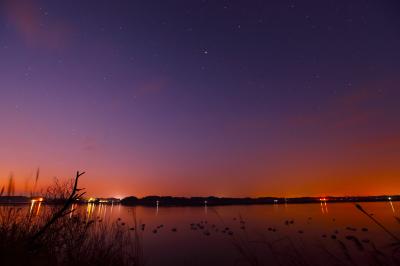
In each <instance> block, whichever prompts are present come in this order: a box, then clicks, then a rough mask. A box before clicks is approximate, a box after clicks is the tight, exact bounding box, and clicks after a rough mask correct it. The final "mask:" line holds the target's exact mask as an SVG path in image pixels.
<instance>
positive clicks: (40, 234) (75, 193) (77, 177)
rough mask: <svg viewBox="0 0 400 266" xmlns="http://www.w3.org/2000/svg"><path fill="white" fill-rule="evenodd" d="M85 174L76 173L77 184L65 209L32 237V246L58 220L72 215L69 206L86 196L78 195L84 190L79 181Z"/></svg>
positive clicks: (58, 212)
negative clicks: (79, 185)
mask: <svg viewBox="0 0 400 266" xmlns="http://www.w3.org/2000/svg"><path fill="white" fill-rule="evenodd" d="M83 174H85V172H82V173H79V171H78V172H76V176H75V182H74V186H73V188H72V191H71V194H70V196H69V198H68V199H67V200H66V202H65V203H64V205H63V207H62V208H61V209H60V210H58V211H57V212H55V213H54V214H53V215H52V217H51V218H50V219H49V221H48V222H47V223H46V224H45V225H44V226H43V227H42V228H41V229H40V230H39V231H38V232H37V233H36V234H34V235H33V236H32V238H31V240H30V244H33V243H34V242H35V241H36V240H37V239H38V238H40V237H41V236H42V235H43V234H44V233H45V232H46V230H47V229H48V228H49V227H50V226H51V225H52V224H54V223H55V222H56V221H57V220H58V219H60V218H62V217H63V216H65V215H67V214H69V213H70V211H69V206H70V205H71V204H72V203H74V201H75V200H77V199H79V198H80V197H81V196H82V195H84V194H85V192H83V193H80V194H77V192H78V191H80V190H82V189H79V188H78V181H79V177H80V176H82V175H83Z"/></svg>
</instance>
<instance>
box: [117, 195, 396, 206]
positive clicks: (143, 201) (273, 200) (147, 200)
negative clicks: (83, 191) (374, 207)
mask: <svg viewBox="0 0 400 266" xmlns="http://www.w3.org/2000/svg"><path fill="white" fill-rule="evenodd" d="M389 198H390V200H392V201H398V200H400V196H365V197H358V196H357V197H324V198H319V197H301V198H277V197H260V198H218V197H212V196H211V197H190V198H185V197H172V196H147V197H144V198H137V197H135V196H130V197H126V198H124V199H122V200H121V204H124V205H144V206H156V205H157V202H158V204H159V205H160V206H205V205H207V206H217V205H250V204H284V203H287V204H291V203H316V202H321V201H322V202H325V201H326V202H329V203H333V202H374V201H388V200H389Z"/></svg>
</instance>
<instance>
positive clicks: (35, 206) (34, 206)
mask: <svg viewBox="0 0 400 266" xmlns="http://www.w3.org/2000/svg"><path fill="white" fill-rule="evenodd" d="M42 202H43V198H34V199H32V200H31V207H30V208H29V215H32V214H34V215H36V216H38V215H39V213H40V207H41V206H42Z"/></svg>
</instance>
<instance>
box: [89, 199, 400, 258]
mask: <svg viewBox="0 0 400 266" xmlns="http://www.w3.org/2000/svg"><path fill="white" fill-rule="evenodd" d="M361 205H362V206H363V207H364V209H366V210H367V211H368V212H369V213H372V214H373V216H374V217H375V218H377V219H378V220H379V221H381V222H382V223H383V224H384V225H385V226H387V227H388V228H389V229H390V230H392V231H393V232H394V233H395V234H397V235H399V236H400V224H399V223H398V222H397V221H396V220H395V219H394V216H395V215H396V213H397V211H398V212H400V203H398V202H393V203H390V202H381V203H362V204H361ZM81 208H85V211H86V213H87V214H88V215H90V216H91V218H97V217H101V218H102V219H105V220H110V221H114V220H116V219H118V218H120V219H121V220H122V222H124V223H125V224H126V226H128V227H132V226H133V221H134V218H133V210H134V209H135V210H136V213H137V219H138V220H139V221H140V223H141V224H146V226H145V229H144V231H142V234H143V247H144V256H145V259H146V262H147V265H235V263H236V262H240V260H241V258H242V256H241V254H240V252H239V251H238V249H237V248H235V245H237V244H239V246H242V247H243V246H244V247H245V248H248V250H249V251H250V253H251V254H253V255H254V256H255V257H257V258H258V259H259V260H260V262H261V264H267V262H268V261H270V260H271V257H274V256H276V254H275V255H274V254H272V253H274V252H272V253H271V248H272V249H273V250H277V251H276V252H278V253H279V254H280V255H278V257H279V256H282V254H285V252H287V253H288V254H292V253H294V250H297V252H300V254H301V256H304V257H305V258H306V259H307V260H308V259H310V260H312V261H313V262H316V263H318V264H323V263H324V262H325V260H326V258H327V253H326V252H325V251H324V250H325V249H327V250H328V251H329V253H332V254H333V255H334V256H336V255H335V254H338V257H343V256H342V255H343V254H342V250H341V247H340V245H338V244H337V241H338V240H341V241H342V242H343V243H345V245H346V247H347V248H348V249H349V250H350V252H351V253H352V256H354V257H355V258H356V260H357V261H358V262H360V263H361V264H362V263H363V262H362V261H363V260H365V251H360V250H358V248H357V246H356V245H354V243H353V242H352V241H349V240H346V236H356V237H357V238H358V239H360V240H364V241H367V240H369V241H370V242H369V243H366V242H362V243H363V245H364V246H365V247H366V248H367V249H368V247H369V246H370V245H371V241H372V242H373V243H374V244H375V245H376V246H377V247H378V248H382V249H384V251H385V252H386V246H387V245H388V244H390V243H391V242H392V241H391V238H390V237H389V236H388V235H387V234H386V233H384V232H383V230H382V229H381V228H379V227H378V226H377V225H376V224H374V223H373V222H372V221H371V220H370V219H368V218H367V217H366V216H365V215H364V214H362V213H361V212H360V211H358V210H357V209H356V208H355V207H354V204H352V203H332V204H329V203H328V204H326V205H321V204H288V205H283V204H282V205H251V206H223V207H159V208H157V207H153V208H151V207H141V206H139V207H136V208H135V207H126V206H121V205H114V206H110V205H90V206H85V207H83V206H81ZM191 224H194V225H191ZM160 225H162V226H163V227H161V228H158V229H157V227H159V226H160ZM226 227H228V228H229V229H228V230H226V232H223V231H224V230H223V229H224V228H226ZM174 228H175V229H176V231H174V230H173V229H174ZM193 228H196V230H194V229H193ZM363 228H364V229H363ZM155 229H156V230H157V231H156V232H154V230H155ZM229 232H231V234H232V235H230V234H229ZM324 235H326V237H324ZM332 235H336V237H337V239H336V240H334V239H332ZM267 243H269V244H270V246H268V245H267ZM389 251H390V250H388V252H389ZM271 254H272V255H271ZM284 256H286V255H284ZM293 256H295V255H293ZM239 265H242V264H240V263H239ZM243 265H245V264H243Z"/></svg>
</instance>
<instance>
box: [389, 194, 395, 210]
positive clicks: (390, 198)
mask: <svg viewBox="0 0 400 266" xmlns="http://www.w3.org/2000/svg"><path fill="white" fill-rule="evenodd" d="M388 200H389V204H390V207H392V212H393V213H395V210H394V206H393V202H392V197H388Z"/></svg>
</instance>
